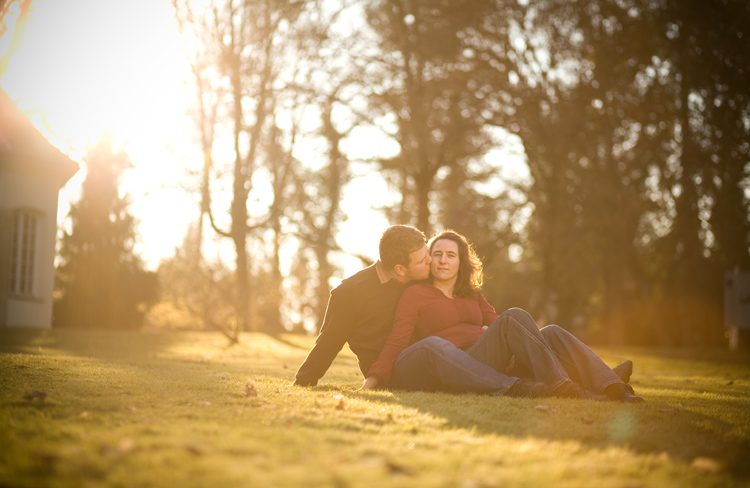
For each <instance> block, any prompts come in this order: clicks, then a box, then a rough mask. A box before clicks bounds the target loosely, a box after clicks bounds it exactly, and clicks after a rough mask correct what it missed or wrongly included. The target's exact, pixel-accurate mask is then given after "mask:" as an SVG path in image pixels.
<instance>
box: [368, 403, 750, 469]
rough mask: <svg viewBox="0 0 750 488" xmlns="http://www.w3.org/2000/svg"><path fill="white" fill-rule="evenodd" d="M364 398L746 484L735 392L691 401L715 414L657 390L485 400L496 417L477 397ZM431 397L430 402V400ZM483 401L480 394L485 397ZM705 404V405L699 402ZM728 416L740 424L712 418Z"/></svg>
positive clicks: (742, 407) (476, 427) (470, 426)
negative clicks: (707, 463) (651, 395)
mask: <svg viewBox="0 0 750 488" xmlns="http://www.w3.org/2000/svg"><path fill="white" fill-rule="evenodd" d="M391 393H392V395H391V394H389V395H383V396H378V397H377V398H373V399H372V401H373V402H375V403H377V402H380V403H390V404H397V405H400V406H402V407H407V408H412V409H414V410H416V411H419V412H422V413H427V414H430V415H432V416H435V417H439V418H441V419H444V420H445V421H446V422H447V427H452V428H459V429H465V430H468V431H473V432H478V433H482V434H489V435H498V436H510V437H515V438H518V439H528V438H535V439H545V440H551V441H558V442H566V441H574V442H578V443H580V444H581V445H582V446H586V447H587V448H590V449H603V448H607V447H611V446H616V447H622V448H627V449H628V450H631V451H633V452H636V453H638V454H641V455H653V456H663V455H664V454H665V453H666V455H668V456H669V458H670V459H673V460H678V461H680V462H683V463H686V464H687V465H690V464H691V463H692V462H693V461H694V460H695V459H696V458H707V459H711V460H718V462H719V464H718V466H719V467H717V469H719V470H724V471H726V472H728V473H729V474H731V475H732V476H734V477H737V478H741V479H744V480H747V479H750V462H748V460H750V442H749V441H748V439H747V437H740V436H739V435H737V433H736V432H737V430H738V428H739V429H740V430H742V432H743V433H744V432H745V431H746V426H747V425H749V423H750V414H748V413H747V412H748V408H747V398H746V396H743V395H741V394H738V395H734V396H728V395H726V396H723V397H722V398H709V399H706V398H701V399H698V398H696V401H698V402H701V403H703V404H705V403H710V408H703V409H702V410H710V411H711V412H717V414H716V415H711V414H706V413H701V412H700V411H698V410H701V409H700V408H692V407H691V398H690V396H691V395H696V397H697V396H698V393H688V395H687V397H686V396H685V395H684V394H681V393H680V392H676V391H675V392H674V393H670V392H669V391H667V392H666V393H663V392H662V393H660V394H659V395H658V398H656V399H655V400H650V401H648V402H647V403H645V404H639V405H628V404H623V403H617V402H605V403H601V404H599V403H597V402H592V401H580V400H568V399H565V400H563V399H552V398H543V399H534V400H531V399H514V398H507V397H492V398H491V401H493V402H494V401H497V403H498V405H497V411H496V413H497V415H495V412H492V411H488V409H487V401H486V400H481V401H480V400H479V398H481V397H483V396H482V395H474V394H447V393H426V392H405V391H394V392H391ZM430 397H433V398H430ZM485 398H486V397H485ZM704 407H705V405H704ZM727 411H732V412H734V417H735V418H737V417H738V416H739V417H741V418H743V417H744V418H743V421H742V423H743V424H744V425H745V427H744V428H743V427H742V426H741V425H740V426H738V425H736V424H732V423H729V422H727V421H725V420H722V419H721V418H720V416H721V415H720V412H727Z"/></svg>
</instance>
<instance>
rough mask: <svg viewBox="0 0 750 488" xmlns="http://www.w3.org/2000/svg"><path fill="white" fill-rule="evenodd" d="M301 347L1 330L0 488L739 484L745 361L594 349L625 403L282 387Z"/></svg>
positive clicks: (744, 455) (334, 373) (350, 385)
mask: <svg viewBox="0 0 750 488" xmlns="http://www.w3.org/2000/svg"><path fill="white" fill-rule="evenodd" d="M312 341H313V340H312V339H311V338H307V337H300V336H291V335H290V336H284V337H281V338H278V339H274V338H270V337H267V336H264V335H255V334H245V335H244V336H243V337H242V344H240V345H235V346H227V345H226V341H225V339H223V338H222V337H221V336H220V335H219V334H215V333H208V332H207V333H176V332H174V333H173V332H164V333H153V334H145V333H133V332H84V331H57V330H54V331H28V330H14V329H0V487H6V486H14V487H15V486H34V487H36V486H50V487H68V486H82V487H95V486H107V487H116V486H127V487H163V486H169V487H171V486H174V487H221V488H230V487H235V486H236V487H256V486H257V487H276V486H289V487H297V486H330V487H358V486H361V487H376V486H388V487H391V486H395V487H398V486H404V487H421V486H429V487H437V486H444V487H485V486H487V487H492V486H498V487H500V486H502V487H507V486H534V487H536V486H545V485H550V486H555V487H556V488H558V487H585V486H591V487H597V488H598V487H648V486H654V487H665V486H673V487H686V486H691V487H702V486H716V487H724V486H750V359H749V358H748V356H747V355H746V354H734V353H729V352H727V351H669V350H667V351H663V350H650V349H604V348H597V349H596V350H597V352H598V353H599V354H600V355H601V356H602V358H603V359H604V360H605V361H606V362H607V363H608V364H610V365H615V364H617V363H619V362H620V361H621V360H623V359H626V358H630V359H633V361H634V362H635V373H634V375H633V379H632V384H633V386H634V387H635V390H636V392H637V393H638V394H640V395H642V396H643V397H644V398H645V399H646V401H647V403H645V404H640V405H624V404H619V403H613V402H608V403H597V402H591V401H580V400H564V399H557V398H549V399H542V400H531V399H514V398H503V397H488V396H480V395H471V394H465V395H448V394H436V393H404V392H385V391H376V392H362V393H361V392H357V391H356V390H357V388H359V386H360V385H361V382H362V380H361V378H360V375H359V372H358V369H357V366H356V361H355V359H354V356H353V355H352V354H351V353H350V352H349V351H348V350H345V352H343V353H342V354H341V355H339V358H338V359H337V360H336V361H335V362H334V364H333V367H332V368H331V370H330V371H329V372H328V374H327V375H326V376H325V377H324V378H323V380H322V381H321V386H318V387H315V388H299V387H294V386H291V382H292V380H293V377H294V372H295V370H296V368H297V367H298V366H299V364H300V363H301V362H302V360H303V359H304V357H305V356H306V354H307V351H308V350H309V348H310V347H311V345H312ZM248 381H249V382H251V383H252V386H253V387H254V389H255V392H257V396H252V395H251V396H246V383H247V382H248Z"/></svg>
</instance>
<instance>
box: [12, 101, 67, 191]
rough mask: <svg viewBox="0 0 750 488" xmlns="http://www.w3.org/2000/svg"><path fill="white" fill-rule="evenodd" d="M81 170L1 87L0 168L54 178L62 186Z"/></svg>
mask: <svg viewBox="0 0 750 488" xmlns="http://www.w3.org/2000/svg"><path fill="white" fill-rule="evenodd" d="M78 169H79V166H78V163H76V162H75V161H73V160H71V159H70V158H69V157H68V156H66V155H65V154H63V153H62V152H61V151H60V150H59V149H57V148H56V147H55V146H53V145H52V144H50V142H49V141H48V140H47V139H46V138H45V137H44V136H43V135H42V134H41V132H39V131H38V130H37V128H36V127H34V124H32V123H31V121H30V120H29V119H27V118H26V117H25V116H24V115H23V114H22V113H21V111H20V110H19V109H18V107H17V106H16V104H15V103H13V101H12V100H11V99H10V97H9V96H8V94H7V93H5V91H4V90H2V88H0V171H11V172H14V173H22V174H25V175H29V176H34V177H37V178H43V179H51V180H53V181H56V182H57V183H58V184H59V185H60V186H62V185H64V184H65V182H67V181H68V180H69V179H70V178H71V177H72V176H73V175H74V174H75V173H76V171H78Z"/></svg>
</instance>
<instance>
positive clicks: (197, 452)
mask: <svg viewBox="0 0 750 488" xmlns="http://www.w3.org/2000/svg"><path fill="white" fill-rule="evenodd" d="M183 447H184V448H185V450H186V451H187V452H189V453H190V454H192V455H194V456H202V455H203V454H204V453H205V451H204V450H203V449H202V448H201V447H199V446H196V445H195V444H185V445H184V446H183Z"/></svg>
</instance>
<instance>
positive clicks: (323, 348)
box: [294, 288, 356, 386]
mask: <svg viewBox="0 0 750 488" xmlns="http://www.w3.org/2000/svg"><path fill="white" fill-rule="evenodd" d="M352 298H353V297H352V296H351V293H346V292H345V290H344V289H341V288H336V289H334V290H333V291H332V292H331V296H330V297H329V299H328V307H327V309H326V314H325V319H324V320H323V327H321V329H320V334H319V335H318V338H317V339H316V340H315V345H314V346H313V348H312V350H310V353H309V354H308V355H307V358H306V359H305V361H304V362H303V363H302V366H300V368H299V370H298V371H297V376H296V378H295V381H294V384H295V385H302V386H315V385H317V384H318V380H319V379H320V378H322V377H323V375H324V374H325V373H326V371H328V368H329V367H330V366H331V363H332V362H333V360H334V359H336V356H337V355H338V353H339V352H340V351H341V348H343V347H344V344H345V343H346V342H347V341H348V340H349V336H350V334H351V330H352V326H353V324H354V320H355V313H356V312H355V310H356V307H355V306H354V303H353V302H352Z"/></svg>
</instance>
